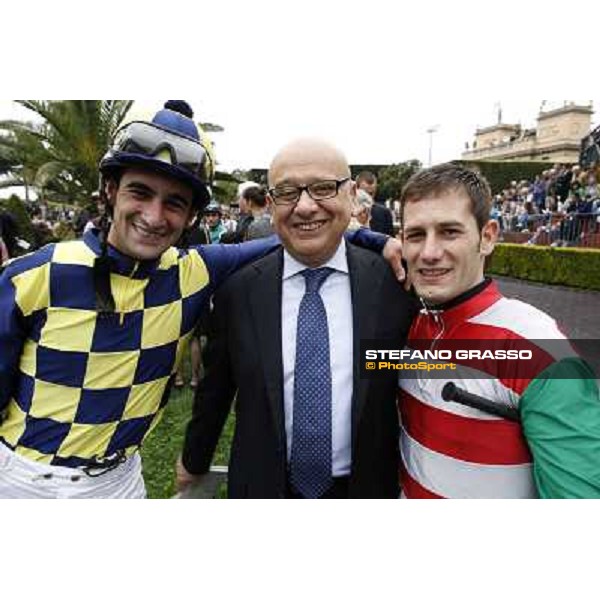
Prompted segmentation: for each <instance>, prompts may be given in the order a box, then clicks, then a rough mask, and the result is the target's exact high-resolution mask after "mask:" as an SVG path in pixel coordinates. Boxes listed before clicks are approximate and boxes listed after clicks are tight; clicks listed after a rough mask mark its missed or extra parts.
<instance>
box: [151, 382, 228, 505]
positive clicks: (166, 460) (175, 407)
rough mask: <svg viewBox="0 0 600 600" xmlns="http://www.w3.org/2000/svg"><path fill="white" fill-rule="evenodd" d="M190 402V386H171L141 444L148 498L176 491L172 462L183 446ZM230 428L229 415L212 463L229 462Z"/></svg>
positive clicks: (190, 410)
mask: <svg viewBox="0 0 600 600" xmlns="http://www.w3.org/2000/svg"><path fill="white" fill-rule="evenodd" d="M192 403H193V392H192V390H191V389H190V388H188V387H186V388H184V389H182V390H173V392H172V393H171V399H170V401H169V404H168V405H167V407H166V409H165V412H164V415H163V418H162V420H161V422H160V423H159V424H158V425H157V426H156V429H154V431H153V432H152V433H151V434H150V435H149V436H148V438H147V439H146V440H145V442H144V445H143V446H142V450H141V455H142V462H143V471H144V481H145V482H146V490H147V492H148V497H149V498H172V497H173V496H174V495H175V493H176V490H175V462H176V460H177V457H178V456H179V454H180V453H181V449H182V447H183V440H184V436H185V428H186V426H187V423H188V421H189V419H190V417H191V414H192ZM233 428H234V417H233V415H230V416H229V419H228V420H227V423H226V424H225V428H224V430H223V435H222V436H221V439H220V441H219V444H218V446H217V449H216V451H215V457H214V460H213V463H214V464H216V465H227V464H228V463H229V448H230V446H231V440H232V438H233ZM221 495H223V493H222V494H221Z"/></svg>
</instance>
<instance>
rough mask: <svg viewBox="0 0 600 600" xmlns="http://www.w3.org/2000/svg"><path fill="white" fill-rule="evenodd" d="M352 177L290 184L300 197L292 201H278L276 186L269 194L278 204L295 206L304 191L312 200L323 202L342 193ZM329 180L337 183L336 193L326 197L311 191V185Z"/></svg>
mask: <svg viewBox="0 0 600 600" xmlns="http://www.w3.org/2000/svg"><path fill="white" fill-rule="evenodd" d="M351 179H352V177H344V179H322V180H321V181H313V182H312V183H309V184H308V185H291V184H290V185H289V186H288V187H293V188H296V191H297V192H298V197H297V198H296V199H295V200H291V201H290V202H287V201H284V202H281V201H277V199H276V197H275V195H274V194H273V192H274V191H275V190H276V189H277V188H276V187H272V188H269V189H268V190H267V191H268V192H269V196H271V199H272V200H273V202H274V203H275V204H276V205H277V206H294V205H296V204H298V202H299V201H300V198H301V196H302V193H303V192H306V193H307V194H308V195H309V197H310V198H311V200H314V201H315V202H323V201H324V200H331V199H332V198H335V197H336V196H337V195H338V194H339V193H340V188H341V187H342V186H343V185H344V184H345V183H346V182H347V181H351ZM329 182H334V183H335V193H334V194H332V195H331V196H327V197H326V198H315V197H314V196H313V195H312V194H311V193H310V187H311V186H313V185H315V184H317V183H329Z"/></svg>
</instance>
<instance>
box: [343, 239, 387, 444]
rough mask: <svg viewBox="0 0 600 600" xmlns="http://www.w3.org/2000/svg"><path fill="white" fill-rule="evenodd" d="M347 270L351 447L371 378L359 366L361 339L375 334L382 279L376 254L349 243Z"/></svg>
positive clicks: (354, 439) (361, 359) (372, 337)
mask: <svg viewBox="0 0 600 600" xmlns="http://www.w3.org/2000/svg"><path fill="white" fill-rule="evenodd" d="M347 256H348V270H349V272H350V293H351V296H352V326H353V361H352V364H353V373H352V380H353V384H354V386H353V393H352V448H354V447H355V441H356V433H357V431H358V424H359V422H360V416H361V414H362V410H363V407H364V405H365V401H366V398H367V393H368V390H369V384H370V382H369V380H368V379H361V377H360V367H361V362H362V361H363V360H364V358H363V357H362V356H361V355H360V341H361V340H368V339H374V338H375V332H376V326H377V317H378V311H377V300H378V297H379V294H380V288H381V279H380V278H378V277H377V273H378V272H379V270H378V269H375V268H373V264H374V263H375V262H376V260H377V258H376V256H375V255H374V254H373V255H372V254H371V253H368V252H360V251H358V250H357V249H356V248H354V247H353V246H352V245H351V244H348V252H347Z"/></svg>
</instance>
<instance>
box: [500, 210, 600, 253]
mask: <svg viewBox="0 0 600 600" xmlns="http://www.w3.org/2000/svg"><path fill="white" fill-rule="evenodd" d="M499 221H500V224H501V234H500V241H501V242H510V243H515V244H535V245H538V246H573V247H580V248H600V215H598V214H593V213H567V214H565V213H548V214H544V215H527V216H526V218H523V217H520V218H519V217H516V218H515V217H507V216H505V215H502V216H501V217H500V218H499Z"/></svg>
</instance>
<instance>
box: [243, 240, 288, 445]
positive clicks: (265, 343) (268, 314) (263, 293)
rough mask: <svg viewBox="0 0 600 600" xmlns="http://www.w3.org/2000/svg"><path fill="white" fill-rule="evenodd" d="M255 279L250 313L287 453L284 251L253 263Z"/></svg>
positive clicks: (251, 289)
mask: <svg viewBox="0 0 600 600" xmlns="http://www.w3.org/2000/svg"><path fill="white" fill-rule="evenodd" d="M253 267H254V269H255V275H254V276H255V279H254V280H253V281H252V285H251V286H250V296H249V304H250V313H251V318H252V323H253V329H254V331H255V333H256V338H257V345H258V347H257V349H258V352H259V355H260V356H261V360H262V365H263V370H264V378H265V383H266V387H267V395H268V399H269V405H270V407H271V412H272V415H273V420H274V426H275V431H276V434H277V437H278V441H279V443H280V445H281V447H282V448H283V450H284V454H283V456H285V447H286V440H285V418H284V413H283V361H282V357H281V289H282V279H281V277H282V271H283V252H282V250H281V249H280V250H278V251H277V252H273V253H272V254H270V255H269V256H267V257H266V258H265V259H263V260H262V261H260V262H259V263H258V264H254V265H253Z"/></svg>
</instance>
